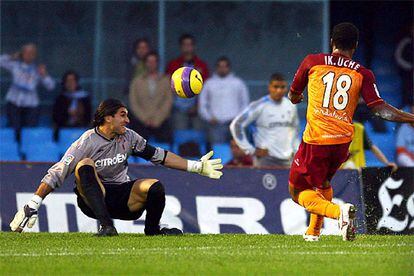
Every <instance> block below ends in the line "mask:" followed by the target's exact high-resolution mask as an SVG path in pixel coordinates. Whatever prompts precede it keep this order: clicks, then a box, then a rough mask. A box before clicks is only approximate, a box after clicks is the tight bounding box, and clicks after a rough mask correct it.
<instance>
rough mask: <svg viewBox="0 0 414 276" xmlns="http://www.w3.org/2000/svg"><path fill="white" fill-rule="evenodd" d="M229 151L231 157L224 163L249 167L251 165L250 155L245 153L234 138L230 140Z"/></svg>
mask: <svg viewBox="0 0 414 276" xmlns="http://www.w3.org/2000/svg"><path fill="white" fill-rule="evenodd" d="M230 148H231V153H232V155H233V159H231V160H230V161H229V162H228V163H227V164H226V165H227V166H237V167H251V166H253V159H252V157H251V156H250V155H247V154H245V153H244V152H243V151H242V150H241V149H240V148H239V146H238V145H237V143H236V141H235V140H234V139H231V141H230Z"/></svg>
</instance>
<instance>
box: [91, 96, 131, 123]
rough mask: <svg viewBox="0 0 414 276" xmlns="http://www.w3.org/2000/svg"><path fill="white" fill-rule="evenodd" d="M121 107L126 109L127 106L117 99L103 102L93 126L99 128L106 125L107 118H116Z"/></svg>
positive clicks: (97, 110) (96, 113)
mask: <svg viewBox="0 0 414 276" xmlns="http://www.w3.org/2000/svg"><path fill="white" fill-rule="evenodd" d="M121 107H125V108H126V105H125V104H123V103H122V102H121V101H120V100H117V99H106V100H104V101H103V102H101V103H100V104H99V106H98V108H97V109H96V111H95V116H94V119H93V126H94V127H98V126H101V125H103V124H104V123H105V117H106V116H114V115H115V114H116V112H118V110H119V109H120V108H121Z"/></svg>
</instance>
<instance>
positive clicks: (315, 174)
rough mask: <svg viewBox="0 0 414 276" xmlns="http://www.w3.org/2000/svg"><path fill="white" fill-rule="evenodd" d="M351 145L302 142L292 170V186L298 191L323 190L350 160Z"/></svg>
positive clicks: (290, 177) (290, 180) (290, 179)
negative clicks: (325, 184)
mask: <svg viewBox="0 0 414 276" xmlns="http://www.w3.org/2000/svg"><path fill="white" fill-rule="evenodd" d="M349 144H350V143H346V144H339V145H311V144H306V143H305V142H303V141H302V142H301V144H300V146H299V149H298V151H297V152H296V154H295V157H294V158H293V162H292V166H291V168H290V173H289V183H290V185H293V187H294V188H295V189H298V190H305V189H314V188H319V189H322V188H323V187H322V184H323V183H325V182H326V181H331V179H332V177H333V176H334V174H335V173H336V171H337V170H338V169H339V167H340V166H341V165H342V163H343V162H345V161H346V160H347V159H348V157H349Z"/></svg>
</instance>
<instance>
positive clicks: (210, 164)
mask: <svg viewBox="0 0 414 276" xmlns="http://www.w3.org/2000/svg"><path fill="white" fill-rule="evenodd" d="M213 153H214V152H213V151H210V152H209V153H207V154H206V155H204V156H203V157H201V159H200V160H199V161H192V160H188V161H187V162H188V163H187V171H189V172H195V173H198V174H201V175H203V176H207V177H210V178H214V179H219V178H220V177H221V176H222V175H223V173H222V172H221V171H219V170H220V169H222V168H223V164H221V159H220V158H218V159H211V160H210V158H211V157H212V156H213Z"/></svg>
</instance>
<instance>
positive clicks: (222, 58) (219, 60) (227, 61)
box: [216, 56, 231, 67]
mask: <svg viewBox="0 0 414 276" xmlns="http://www.w3.org/2000/svg"><path fill="white" fill-rule="evenodd" d="M222 61H224V62H226V63H227V65H228V66H229V67H231V62H230V59H229V58H228V57H226V56H221V57H219V58H218V59H217V61H216V65H218V64H219V63H220V62H222Z"/></svg>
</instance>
